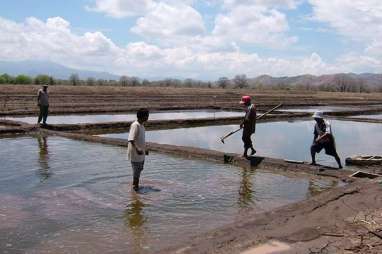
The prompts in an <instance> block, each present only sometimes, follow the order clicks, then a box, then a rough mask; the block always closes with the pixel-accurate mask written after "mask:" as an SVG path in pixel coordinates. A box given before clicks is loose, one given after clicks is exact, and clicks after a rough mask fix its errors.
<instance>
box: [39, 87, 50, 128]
mask: <svg viewBox="0 0 382 254" xmlns="http://www.w3.org/2000/svg"><path fill="white" fill-rule="evenodd" d="M37 105H38V106H39V107H40V114H39V115H38V120H37V123H40V122H41V120H42V124H43V125H46V119H47V118H48V111H49V94H48V86H47V85H44V86H43V87H42V89H39V90H38V93H37Z"/></svg>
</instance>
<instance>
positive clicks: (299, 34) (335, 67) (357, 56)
mask: <svg viewBox="0 0 382 254" xmlns="http://www.w3.org/2000/svg"><path fill="white" fill-rule="evenodd" d="M1 7H2V8H0V47H1V48H2V49H3V50H2V51H1V52H0V60H2V61H20V60H44V61H52V62H57V63H60V64H63V65H66V66H68V67H73V68H80V69H87V70H96V71H108V72H111V73H115V74H120V75H129V76H137V77H141V78H153V77H155V78H166V77H182V78H195V79H204V80H211V79H217V78H218V77H222V76H226V77H233V76H234V75H236V74H247V76H250V77H254V76H258V75H262V74H269V75H273V76H292V75H300V74H315V75H318V74H325V73H336V72H356V73H359V72H381V70H382V52H381V51H382V43H381V41H382V35H381V34H382V28H381V26H380V24H381V23H382V5H381V4H380V2H379V1H377V0H352V1H350V0H241V1H239V0H206V1H201V0H178V1H175V0H163V1H159V0H140V1H136V0H66V1H58V0H50V1H48V0H34V1H30V0H13V1H11V0H3V1H2V2H1ZM1 38H3V39H1Z"/></svg>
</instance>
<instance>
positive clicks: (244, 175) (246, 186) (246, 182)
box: [238, 169, 255, 208]
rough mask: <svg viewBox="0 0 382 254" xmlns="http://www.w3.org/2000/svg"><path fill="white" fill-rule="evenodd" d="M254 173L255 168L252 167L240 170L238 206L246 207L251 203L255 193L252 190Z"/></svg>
mask: <svg viewBox="0 0 382 254" xmlns="http://www.w3.org/2000/svg"><path fill="white" fill-rule="evenodd" d="M254 174H255V170H252V169H248V170H246V169H244V170H242V172H241V182H240V189H239V199H238V204H239V207H240V208H244V207H248V205H250V204H252V203H253V195H254V194H255V193H254V192H253V190H252V179H253V175H254Z"/></svg>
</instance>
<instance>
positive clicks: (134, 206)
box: [125, 194, 145, 229]
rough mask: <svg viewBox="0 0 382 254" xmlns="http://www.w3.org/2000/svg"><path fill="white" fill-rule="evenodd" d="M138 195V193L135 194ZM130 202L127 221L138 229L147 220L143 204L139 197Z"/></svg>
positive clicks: (126, 216)
mask: <svg viewBox="0 0 382 254" xmlns="http://www.w3.org/2000/svg"><path fill="white" fill-rule="evenodd" d="M135 195H136V194H135ZM133 199H134V200H133V201H132V202H131V203H130V204H129V206H128V208H127V209H126V211H125V219H126V223H127V224H128V225H129V227H131V228H132V229H138V228H139V227H141V226H142V225H143V223H144V222H145V217H144V216H143V207H144V206H145V204H143V203H142V202H141V201H140V200H139V199H138V198H137V197H134V198H133Z"/></svg>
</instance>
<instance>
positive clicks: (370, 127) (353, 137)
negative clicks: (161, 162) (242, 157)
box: [102, 120, 382, 166]
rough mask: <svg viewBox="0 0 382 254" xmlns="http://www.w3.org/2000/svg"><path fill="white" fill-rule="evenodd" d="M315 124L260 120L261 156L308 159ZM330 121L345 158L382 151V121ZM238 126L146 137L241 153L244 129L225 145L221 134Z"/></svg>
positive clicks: (321, 157)
mask: <svg viewBox="0 0 382 254" xmlns="http://www.w3.org/2000/svg"><path fill="white" fill-rule="evenodd" d="M314 123H315V122H314V121H313V120H304V121H291V122H286V121H280V122H267V123H259V124H258V125H257V129H256V135H255V138H254V142H255V148H256V149H257V151H258V155H262V156H268V157H274V158H282V159H291V160H304V161H309V160H310V145H311V144H312V141H313V129H314ZM331 123H332V129H333V133H334V135H335V138H336V144H337V149H338V153H339V155H340V157H341V158H342V159H343V160H344V159H345V157H349V156H352V155H357V154H371V155H378V154H381V147H382V125H381V124H373V123H362V122H352V121H339V120H333V121H331ZM237 128H238V126H237V125H223V126H208V127H195V128H182V129H171V130H158V131H148V132H147V140H148V141H150V142H155V143H163V144H172V145H181V146H192V147H200V148H207V149H212V150H218V151H222V152H230V153H241V152H242V151H243V148H242V146H243V144H242V141H241V132H240V133H237V134H235V135H234V136H231V137H229V138H228V139H226V141H225V144H223V143H221V142H220V137H222V136H224V135H225V134H227V133H229V132H230V131H233V130H235V129H237ZM127 135H128V133H115V134H106V135H102V136H107V137H117V138H127ZM317 159H318V160H317V161H318V162H319V163H323V164H328V165H331V166H336V163H335V161H334V159H333V158H332V157H330V156H327V155H324V152H322V153H321V154H319V155H318V157H317Z"/></svg>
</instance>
